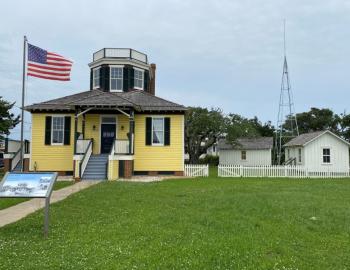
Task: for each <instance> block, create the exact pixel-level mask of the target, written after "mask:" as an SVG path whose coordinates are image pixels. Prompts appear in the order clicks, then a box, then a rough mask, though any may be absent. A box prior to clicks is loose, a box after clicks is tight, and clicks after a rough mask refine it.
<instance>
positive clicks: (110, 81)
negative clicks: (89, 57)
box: [109, 65, 124, 92]
mask: <svg viewBox="0 0 350 270" xmlns="http://www.w3.org/2000/svg"><path fill="white" fill-rule="evenodd" d="M112 68H121V69H122V78H121V79H122V89H120V90H119V89H112ZM123 78H124V66H123V65H110V66H109V91H110V92H123V87H124V80H123ZM115 79H116V80H118V79H119V78H118V79H117V78H115Z"/></svg>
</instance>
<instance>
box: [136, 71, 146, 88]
mask: <svg viewBox="0 0 350 270" xmlns="http://www.w3.org/2000/svg"><path fill="white" fill-rule="evenodd" d="M135 70H137V71H140V72H141V74H142V87H137V86H135V80H136V79H135ZM144 84H145V70H143V69H141V68H136V67H134V88H135V89H138V90H143V89H144Z"/></svg>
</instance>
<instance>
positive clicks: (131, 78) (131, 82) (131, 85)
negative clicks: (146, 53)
mask: <svg viewBox="0 0 350 270" xmlns="http://www.w3.org/2000/svg"><path fill="white" fill-rule="evenodd" d="M129 89H134V68H133V67H129Z"/></svg>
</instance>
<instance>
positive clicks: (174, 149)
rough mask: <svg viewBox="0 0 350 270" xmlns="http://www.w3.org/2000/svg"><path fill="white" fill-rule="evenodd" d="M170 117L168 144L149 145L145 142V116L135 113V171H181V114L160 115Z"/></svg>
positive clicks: (182, 117)
mask: <svg viewBox="0 0 350 270" xmlns="http://www.w3.org/2000/svg"><path fill="white" fill-rule="evenodd" d="M162 116H164V117H170V118H171V120H170V145H169V146H149V145H146V142H145V140H146V139H145V138H146V135H145V132H146V117H152V115H135V158H134V170H135V171H183V166H184V165H183V164H184V160H183V152H184V145H183V136H184V134H183V124H184V123H183V121H184V116H183V115H162Z"/></svg>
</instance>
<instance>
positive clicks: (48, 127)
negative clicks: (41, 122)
mask: <svg viewBox="0 0 350 270" xmlns="http://www.w3.org/2000/svg"><path fill="white" fill-rule="evenodd" d="M51 123H52V117H51V116H46V119H45V145H50V144H51Z"/></svg>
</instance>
